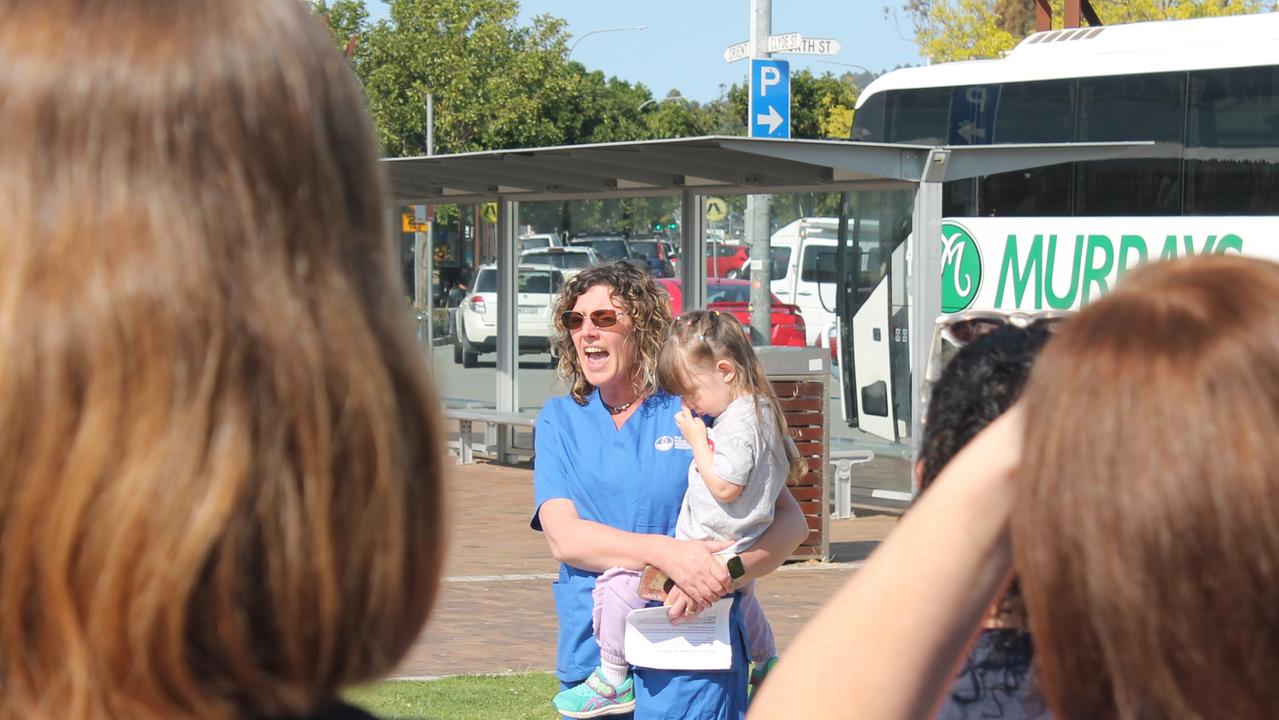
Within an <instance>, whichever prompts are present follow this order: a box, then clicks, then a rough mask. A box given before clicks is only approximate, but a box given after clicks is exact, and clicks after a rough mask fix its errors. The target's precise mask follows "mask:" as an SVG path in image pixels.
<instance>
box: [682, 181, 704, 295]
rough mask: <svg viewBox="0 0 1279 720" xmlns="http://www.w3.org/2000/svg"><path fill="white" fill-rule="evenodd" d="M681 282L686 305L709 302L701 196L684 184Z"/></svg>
mask: <svg viewBox="0 0 1279 720" xmlns="http://www.w3.org/2000/svg"><path fill="white" fill-rule="evenodd" d="M680 200H681V202H680V223H679V232H680V248H679V264H680V271H679V273H680V284H681V285H683V290H684V309H685V310H691V309H693V308H699V307H701V306H702V305H704V304H705V303H706V278H705V272H706V245H705V244H704V243H703V242H702V198H701V197H700V196H699V195H697V194H696V193H694V192H693V191H692V190H690V189H688V188H685V189H684V191H683V193H682V194H681V196H680Z"/></svg>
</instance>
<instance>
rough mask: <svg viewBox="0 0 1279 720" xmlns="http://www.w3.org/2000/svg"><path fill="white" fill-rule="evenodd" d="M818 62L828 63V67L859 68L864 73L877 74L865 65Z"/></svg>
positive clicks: (832, 61) (828, 61) (831, 61)
mask: <svg viewBox="0 0 1279 720" xmlns="http://www.w3.org/2000/svg"><path fill="white" fill-rule="evenodd" d="M817 62H821V63H826V64H827V65H842V66H843V67H850V68H857V69H858V70H861V71H862V72H864V73H869V74H871V75H874V74H875V71H874V70H871V69H870V68H868V67H866V66H865V65H858V64H857V63H846V62H835V61H834V60H818V61H817Z"/></svg>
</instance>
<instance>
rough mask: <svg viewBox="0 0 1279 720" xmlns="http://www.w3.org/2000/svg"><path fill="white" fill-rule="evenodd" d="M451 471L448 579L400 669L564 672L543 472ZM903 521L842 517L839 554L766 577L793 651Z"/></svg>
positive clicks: (760, 588) (780, 635) (834, 527)
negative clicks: (538, 497)
mask: <svg viewBox="0 0 1279 720" xmlns="http://www.w3.org/2000/svg"><path fill="white" fill-rule="evenodd" d="M449 469H450V470H451V473H450V476H449V478H448V488H449V499H448V501H449V510H448V516H449V518H450V523H451V524H450V527H449V538H450V542H449V548H448V553H447V559H446V562H445V568H444V574H445V578H444V582H443V584H442V586H441V592H440V595H439V596H438V598H437V600H436V604H435V609H434V610H433V611H432V613H431V619H430V621H429V623H428V624H427V627H426V629H425V631H424V632H423V633H422V635H421V636H420V637H419V638H418V639H417V642H415V643H414V645H413V649H412V650H411V651H410V652H409V655H408V657H407V658H405V660H404V662H403V663H402V664H401V665H400V667H399V668H398V670H397V671H396V673H395V674H396V675H397V676H400V677H439V676H445V675H459V674H475V673H507V672H522V671H526V670H545V671H550V670H554V669H555V612H554V608H553V606H552V602H551V590H550V584H551V581H552V580H554V578H555V574H556V570H557V564H556V562H555V561H554V560H553V559H552V558H551V554H550V551H549V550H548V549H547V547H546V541H545V540H544V539H543V538H542V535H541V533H537V532H534V531H533V530H530V529H529V526H528V520H529V514H530V512H531V511H532V502H533V471H532V470H531V469H529V468H528V467H510V466H501V465H492V464H486V463H478V464H474V465H465V466H463V465H449ZM896 521H897V518H896V515H892V514H878V513H875V512H873V511H862V512H860V513H859V517H858V518H856V519H849V520H832V521H831V555H832V556H833V558H834V561H833V562H828V563H822V562H806V563H797V564H791V565H786V566H783V567H782V568H781V569H780V570H778V571H777V572H774V573H773V574H772V575H770V576H768V577H766V578H764V579H762V580H760V581H759V582H758V583H757V585H756V589H757V593H758V595H759V598H760V601H761V602H762V603H763V605H764V610H765V612H767V614H768V617H769V619H770V620H771V621H772V623H773V631H774V633H775V635H776V637H777V642H778V645H779V647H780V648H781V649H782V650H783V651H784V649H785V646H786V643H787V642H789V641H790V639H791V638H793V637H794V636H795V634H796V633H797V632H798V631H799V629H800V627H802V626H803V624H804V622H805V621H806V620H807V619H808V618H810V617H812V615H813V613H814V612H816V610H817V608H819V607H820V606H821V605H822V603H823V602H825V600H826V599H827V598H828V597H830V595H831V594H832V593H834V592H835V590H837V589H838V588H839V587H840V586H841V585H842V584H843V583H844V581H846V580H847V579H848V578H849V576H850V574H851V573H852V572H854V571H855V570H856V568H858V567H859V566H860V565H861V561H862V560H864V559H865V558H866V556H867V555H869V554H870V551H871V550H872V549H873V548H874V547H875V546H876V545H877V544H878V543H879V541H880V540H882V539H883V538H884V537H885V536H886V535H887V534H888V532H889V530H891V529H892V527H893V525H894V524H895V523H896Z"/></svg>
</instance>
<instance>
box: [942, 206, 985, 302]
mask: <svg viewBox="0 0 1279 720" xmlns="http://www.w3.org/2000/svg"><path fill="white" fill-rule="evenodd" d="M941 235H942V251H941V262H942V270H941V311H942V312H944V313H956V312H959V311H960V310H964V309H965V308H967V307H968V306H969V305H972V304H973V300H974V299H975V298H976V297H977V290H978V289H979V288H980V287H981V252H980V251H979V250H978V249H977V241H976V240H974V239H973V236H972V235H971V234H969V232H968V230H967V229H965V228H964V226H962V225H960V224H959V223H955V222H944V223H942V226H941Z"/></svg>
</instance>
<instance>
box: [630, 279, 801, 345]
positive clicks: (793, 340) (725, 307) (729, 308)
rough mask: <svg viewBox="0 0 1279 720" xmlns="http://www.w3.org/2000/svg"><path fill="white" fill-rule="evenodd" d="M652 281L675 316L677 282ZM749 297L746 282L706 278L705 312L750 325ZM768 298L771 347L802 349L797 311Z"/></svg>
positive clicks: (680, 301) (680, 307)
mask: <svg viewBox="0 0 1279 720" xmlns="http://www.w3.org/2000/svg"><path fill="white" fill-rule="evenodd" d="M654 282H656V283H657V284H658V285H661V286H662V288H663V289H665V290H666V294H667V295H669V296H670V299H671V314H672V315H675V316H676V317H678V316H679V315H680V313H682V312H684V289H683V286H682V285H681V284H680V281H679V280H678V279H674V278H659V279H657V280H654ZM750 296H751V283H750V281H749V280H725V279H720V278H707V279H706V300H707V303H706V309H707V310H718V311H720V312H722V313H728V314H730V315H732V316H733V317H735V318H737V320H738V322H740V323H742V324H743V325H745V326H747V327H749V326H750V323H751V312H750ZM769 297H771V298H772V299H773V305H772V318H771V320H770V324H771V325H772V328H773V333H772V335H773V337H772V340H773V344H774V345H789V346H793V347H803V346H804V331H805V328H804V317H803V316H802V315H800V314H799V308H797V307H795V306H794V305H787V304H786V303H784V302H782V301H781V300H778V299H777V296H776V295H769Z"/></svg>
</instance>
